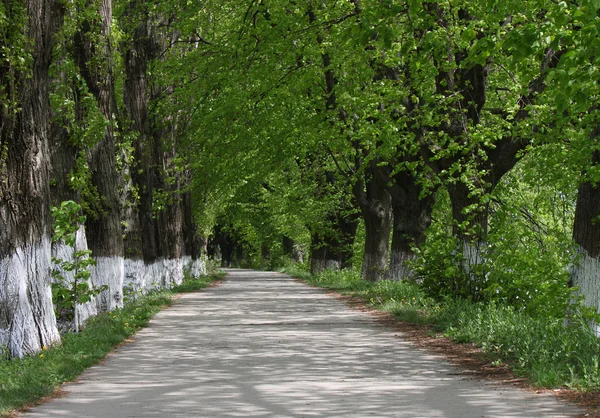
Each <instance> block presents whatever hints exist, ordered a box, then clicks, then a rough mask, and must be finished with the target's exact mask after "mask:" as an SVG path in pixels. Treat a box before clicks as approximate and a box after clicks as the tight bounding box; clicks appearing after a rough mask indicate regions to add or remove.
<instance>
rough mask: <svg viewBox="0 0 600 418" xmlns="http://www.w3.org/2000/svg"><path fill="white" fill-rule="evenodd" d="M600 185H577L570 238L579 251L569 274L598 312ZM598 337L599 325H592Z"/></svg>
mask: <svg viewBox="0 0 600 418" xmlns="http://www.w3.org/2000/svg"><path fill="white" fill-rule="evenodd" d="M599 163H600V152H598V151H594V153H593V156H592V165H593V166H597V165H598V164H599ZM599 216H600V184H598V183H591V182H589V181H584V182H583V183H581V185H580V186H579V190H578V193H577V203H576V206H575V222H574V224H573V239H574V240H575V243H576V244H577V247H578V250H579V260H578V263H577V264H576V265H575V266H574V267H573V270H572V273H571V284H572V285H573V286H577V287H578V291H577V293H578V295H580V296H583V303H584V304H585V305H586V306H588V307H590V308H592V309H593V310H594V311H595V312H600V222H598V217H599ZM594 331H595V332H596V334H597V335H600V326H599V325H598V324H594Z"/></svg>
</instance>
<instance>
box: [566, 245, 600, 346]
mask: <svg viewBox="0 0 600 418" xmlns="http://www.w3.org/2000/svg"><path fill="white" fill-rule="evenodd" d="M578 253H579V263H577V265H575V266H573V270H572V272H571V281H572V283H573V286H575V287H577V288H578V290H577V293H576V295H577V296H583V303H584V305H585V306H587V307H589V308H592V309H594V311H595V312H599V311H600V258H598V257H590V256H589V255H588V253H587V252H586V251H585V250H584V249H583V248H581V247H580V248H579V249H578ZM592 327H593V330H594V332H595V333H596V335H597V336H600V325H599V324H592Z"/></svg>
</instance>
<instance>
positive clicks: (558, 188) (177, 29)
mask: <svg viewBox="0 0 600 418" xmlns="http://www.w3.org/2000/svg"><path fill="white" fill-rule="evenodd" d="M596 3H597V2H596V1H595V0H584V1H581V2H578V3H577V4H569V3H566V2H554V1H546V0H531V1H526V2H522V1H519V2H517V1H512V0H510V1H504V2H497V1H494V0H489V1H481V2H468V1H465V0H446V1H435V2H434V1H425V2H423V1H417V0H406V1H366V0H343V1H342V0H331V1H329V0H327V1H312V0H306V1H302V2H298V1H292V2H283V1H279V0H247V1H244V2H240V1H233V0H232V1H212V0H206V1H204V2H202V3H197V4H196V3H190V2H169V3H168V4H165V3H164V2H140V1H136V0H129V1H125V0H97V1H96V0H94V1H91V2H90V1H86V2H80V1H73V2H56V1H54V0H28V1H27V2H23V3H20V2H17V3H16V4H15V3H14V2H12V3H11V2H9V3H3V4H2V6H0V34H2V42H1V44H0V47H1V50H0V51H2V52H1V55H0V86H1V89H0V94H1V97H2V100H1V101H2V108H1V109H0V117H1V119H0V121H1V122H0V141H1V142H0V145H1V146H0V219H1V222H0V226H1V227H0V308H1V309H0V345H6V346H7V347H8V348H9V350H10V352H11V353H12V355H14V356H22V355H24V354H27V353H32V352H36V351H37V350H39V349H40V348H41V347H42V346H44V345H48V344H51V343H53V342H55V341H57V340H58V338H59V337H58V333H57V331H56V325H55V319H54V313H53V310H52V301H51V297H50V273H49V271H50V270H51V269H52V268H53V266H52V265H51V264H52V263H51V256H52V254H54V256H55V257H60V258H65V257H67V254H68V253H69V250H68V249H66V250H65V248H64V245H65V244H64V243H63V244H61V243H52V242H51V241H52V240H51V236H52V234H51V217H50V207H51V206H57V207H58V206H60V205H59V204H60V203H61V202H63V201H75V202H78V203H79V204H80V205H81V207H82V211H83V213H82V215H84V216H85V225H84V226H83V227H82V228H81V229H80V232H79V234H78V244H77V246H78V248H89V249H90V250H91V251H92V256H93V258H94V259H95V261H96V263H95V266H94V267H92V271H91V273H92V274H91V284H92V285H94V286H101V287H102V289H104V290H103V291H102V293H101V294H100V295H99V297H98V300H97V301H96V302H94V303H91V302H90V304H89V306H88V307H87V308H86V312H88V313H87V314H86V315H88V314H90V315H91V314H93V313H94V310H95V309H96V310H97V309H98V308H99V309H104V310H110V309H113V308H114V307H118V306H120V304H121V303H122V298H123V290H122V288H123V282H125V283H126V284H127V283H129V284H130V286H132V287H135V288H136V289H143V288H145V287H147V286H151V285H152V284H153V283H159V284H163V285H167V284H168V283H169V282H177V281H179V280H180V279H181V276H182V261H181V260H182V259H183V258H184V257H186V256H187V257H192V258H194V259H197V258H198V257H199V254H200V253H201V251H202V249H203V248H205V250H206V251H207V252H209V253H211V254H212V253H214V252H215V247H219V248H220V253H221V258H222V260H223V262H224V264H230V263H231V262H232V261H233V260H237V261H238V262H240V261H241V262H244V263H248V264H250V265H252V266H256V267H263V268H265V267H267V266H268V265H267V263H270V266H271V267H272V266H273V265H274V264H276V263H277V260H278V259H279V258H280V256H282V255H284V254H287V255H288V256H289V257H292V258H294V259H296V260H297V261H301V259H303V258H306V257H304V254H303V252H307V253H308V254H309V257H308V259H309V260H310V265H311V268H312V270H313V271H314V272H318V271H321V270H323V269H326V268H332V267H333V268H344V267H349V266H352V265H353V266H354V267H360V268H361V271H362V275H363V277H364V278H365V279H367V280H372V281H375V280H380V279H384V278H390V279H394V280H404V279H414V280H417V281H419V282H420V283H422V284H423V285H424V286H425V287H426V288H427V289H428V290H429V291H430V292H431V293H432V294H434V295H436V296H443V295H453V296H461V297H468V298H473V299H477V300H484V299H497V300H500V301H503V302H506V303H512V304H514V305H516V306H519V307H521V308H523V309H534V310H535V309H545V308H547V307H548V306H551V307H553V309H552V310H553V312H554V313H555V314H556V315H564V314H565V310H566V308H567V306H568V305H569V303H570V301H571V300H572V294H571V292H570V290H569V289H578V291H579V294H581V295H582V296H583V297H584V299H585V302H586V304H587V306H589V307H591V309H592V310H593V311H594V312H596V311H597V310H598V306H599V304H600V300H599V299H598V294H599V292H598V283H599V281H598V275H599V274H600V273H599V272H600V267H599V266H600V264H599V263H600V260H599V257H600V243H599V242H600V240H599V239H598V238H599V230H598V228H600V227H599V226H598V225H599V224H598V222H596V217H597V216H598V214H599V213H598V212H599V210H600V208H599V207H598V206H599V203H598V202H599V194H598V193H599V192H598V187H597V183H598V182H599V181H600V178H599V177H598V169H597V166H598V159H599V158H600V157H599V154H598V145H597V144H598V141H597V129H596V127H597V115H598V106H597V103H596V101H597V97H598V79H599V75H598V73H597V71H598V70H597V66H596V64H597V63H596V60H597V58H596V57H597V56H598V54H597V51H596V48H597V47H598V42H597V34H598V26H599V25H600V22H599V20H598V18H597V15H598V13H597V12H598V9H599V8H600V5H599V4H596ZM196 225H198V226H199V227H196ZM211 234H212V239H211V240H208V239H204V240H202V239H200V237H209V236H210V235H211ZM61 245H63V247H61ZM303 249H304V251H303ZM265 260H267V261H265ZM269 260H270V261H269ZM65 274H66V273H65ZM83 319H85V318H83Z"/></svg>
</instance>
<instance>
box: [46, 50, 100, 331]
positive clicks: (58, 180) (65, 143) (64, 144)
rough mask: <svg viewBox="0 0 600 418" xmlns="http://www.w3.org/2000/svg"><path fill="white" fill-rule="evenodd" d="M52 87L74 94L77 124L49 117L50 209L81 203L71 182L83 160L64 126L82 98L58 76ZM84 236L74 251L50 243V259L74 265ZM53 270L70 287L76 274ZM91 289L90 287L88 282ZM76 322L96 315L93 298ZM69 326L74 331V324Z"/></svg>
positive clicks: (85, 246)
mask: <svg viewBox="0 0 600 418" xmlns="http://www.w3.org/2000/svg"><path fill="white" fill-rule="evenodd" d="M61 65H63V62H62V61H61V62H58V63H55V66H56V67H58V68H60V67H61ZM52 84H58V85H65V84H66V85H68V87H69V90H71V91H73V92H74V96H75V97H74V98H73V99H74V102H75V108H76V110H75V114H76V115H75V117H76V120H57V117H58V115H55V114H52V120H53V122H52V124H51V129H50V137H49V139H50V140H49V143H50V153H51V174H50V178H51V181H50V204H51V205H52V206H56V207H60V205H61V203H62V202H64V201H68V200H72V201H75V202H81V196H80V193H79V192H78V191H75V190H74V189H73V187H72V185H71V182H70V178H71V176H72V174H73V172H74V171H75V170H76V169H77V162H78V159H81V158H84V157H83V154H82V150H81V148H80V147H79V146H75V145H73V144H76V143H77V141H78V139H79V138H74V140H73V138H69V132H68V130H67V129H66V128H65V126H69V125H71V124H73V123H77V122H78V121H79V120H80V119H81V118H80V117H79V116H80V113H81V112H80V108H81V103H80V102H81V97H80V96H81V95H80V93H81V92H80V91H79V90H78V89H77V88H76V87H75V86H73V85H72V80H69V79H66V77H65V75H64V74H62V73H61V74H59V75H58V77H57V78H56V79H54V80H52ZM87 249H88V244H87V236H86V231H85V227H84V226H83V225H82V226H81V227H80V228H79V230H78V231H77V234H76V239H75V248H73V247H70V246H68V245H66V244H65V242H64V241H63V240H60V241H56V242H54V241H53V242H52V257H53V258H54V259H60V260H63V261H66V262H74V261H75V259H74V257H73V252H74V251H81V250H87ZM53 264H54V265H53V269H54V270H58V271H59V272H60V275H61V279H55V278H54V277H53V282H58V283H60V284H62V285H70V286H72V284H73V282H74V281H75V277H74V276H75V274H74V272H73V271H67V270H64V269H62V268H60V267H59V266H58V265H57V264H58V263H53ZM88 284H89V285H90V287H91V283H89V282H88ZM76 309H77V319H78V326H79V328H81V327H82V326H83V325H84V324H85V322H86V321H87V320H88V318H90V317H91V316H95V315H97V313H98V309H97V302H96V298H93V297H92V298H91V300H90V301H88V302H85V303H80V304H77V307H76ZM62 313H63V314H66V315H63V317H61V312H59V313H58V316H59V318H58V319H60V320H62V321H69V322H71V317H72V316H73V312H71V311H67V312H62ZM72 319H73V321H72V323H71V324H69V326H71V328H72V329H75V328H76V327H75V320H74V318H72Z"/></svg>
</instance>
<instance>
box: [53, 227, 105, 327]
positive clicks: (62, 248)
mask: <svg viewBox="0 0 600 418" xmlns="http://www.w3.org/2000/svg"><path fill="white" fill-rule="evenodd" d="M75 248H76V249H77V250H87V249H88V245H87V239H86V236H85V228H84V227H83V226H81V227H80V228H79V229H78V230H77V235H76V238H75ZM52 257H54V258H59V259H62V260H63V261H67V262H73V261H75V260H74V258H73V248H72V247H69V246H68V245H65V243H64V242H62V241H60V242H54V243H52ZM52 267H53V269H55V270H58V271H59V272H60V274H61V276H62V277H63V279H64V282H63V284H64V285H66V286H72V285H73V281H74V276H75V272H74V271H65V270H63V269H62V268H60V266H58V265H54V266H52ZM88 285H89V288H90V289H91V288H92V282H91V280H90V281H88ZM77 313H78V322H79V323H78V326H79V328H81V327H83V326H84V325H85V323H86V322H87V320H88V319H89V318H90V317H92V316H96V315H98V307H97V301H96V298H92V300H90V301H89V302H85V303H80V304H78V305H77Z"/></svg>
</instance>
